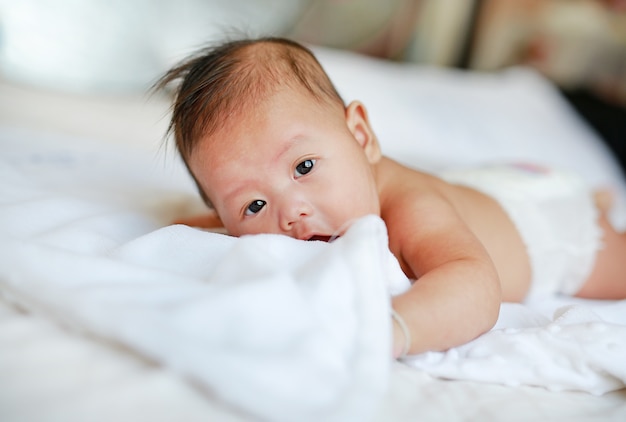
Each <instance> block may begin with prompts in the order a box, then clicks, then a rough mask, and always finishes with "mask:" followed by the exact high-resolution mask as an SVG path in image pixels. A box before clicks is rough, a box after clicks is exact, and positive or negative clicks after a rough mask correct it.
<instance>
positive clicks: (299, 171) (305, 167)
mask: <svg viewBox="0 0 626 422" xmlns="http://www.w3.org/2000/svg"><path fill="white" fill-rule="evenodd" d="M314 165H315V160H304V161H303V162H301V163H300V164H298V165H297V166H296V177H300V176H304V175H305V174H307V173H308V172H310V171H311V170H313V166H314Z"/></svg>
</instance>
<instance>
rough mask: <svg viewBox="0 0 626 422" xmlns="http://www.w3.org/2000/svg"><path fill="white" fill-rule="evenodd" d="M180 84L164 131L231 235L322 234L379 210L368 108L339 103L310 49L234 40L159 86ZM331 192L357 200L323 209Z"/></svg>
mask: <svg viewBox="0 0 626 422" xmlns="http://www.w3.org/2000/svg"><path fill="white" fill-rule="evenodd" d="M179 79H180V80H181V82H180V84H179V86H178V87H177V93H176V99H175V101H174V106H173V113H172V120H171V122H170V127H169V131H171V132H173V134H174V138H175V141H176V147H177V149H178V151H179V153H180V154H181V156H182V158H183V160H184V162H185V164H186V165H187V168H188V169H189V172H190V173H191V175H192V176H193V178H194V180H195V181H196V184H197V186H198V188H199V190H200V194H201V196H202V198H203V199H204V201H205V202H206V203H207V204H208V205H209V206H211V207H213V208H214V209H215V210H216V211H217V213H218V214H219V216H220V218H221V219H222V222H223V223H224V226H225V227H226V229H227V230H228V231H229V232H230V233H232V234H234V235H241V234H247V233H283V234H288V235H291V236H293V237H297V238H306V239H308V238H312V237H315V236H320V237H323V236H328V235H332V234H333V233H334V232H336V231H337V230H339V229H342V227H339V226H340V225H345V223H346V222H347V221H348V220H351V219H354V218H357V217H359V216H362V215H365V214H371V213H377V212H378V208H379V205H378V199H377V192H375V189H374V186H373V185H375V183H373V182H374V180H373V176H374V175H373V172H372V169H371V168H370V167H371V164H373V163H375V162H377V161H378V159H379V158H380V151H379V149H378V144H377V141H376V139H375V136H374V134H373V133H372V131H371V129H370V127H369V122H368V119H367V114H366V112H365V108H364V107H363V105H362V104H360V103H358V102H354V103H351V104H350V105H349V106H348V107H346V106H345V105H344V102H343V100H342V99H341V97H340V96H339V94H338V93H337V91H336V90H335V88H334V86H333V84H332V82H331V81H330V79H329V78H328V76H327V75H326V73H325V72H324V70H323V69H322V67H321V65H320V64H319V63H318V61H317V60H316V58H315V57H314V55H313V54H312V53H311V52H310V51H309V50H308V49H307V48H305V47H303V46H301V45H300V44H297V43H295V42H293V41H290V40H286V39H281V38H262V39H254V40H250V39H246V40H238V41H231V42H227V43H224V44H221V45H219V46H216V47H213V48H209V49H206V50H203V51H201V52H200V53H199V54H197V55H195V56H193V57H191V58H190V59H188V60H186V61H185V62H183V63H182V64H180V65H178V66H177V67H175V68H173V69H171V70H170V71H169V72H168V73H167V74H166V75H165V76H163V78H161V80H160V81H159V83H158V85H157V86H158V87H164V86H166V85H168V84H169V83H170V82H172V81H174V80H179ZM342 164H343V165H342ZM350 166H353V167H354V168H352V167H350ZM342 167H345V168H342ZM331 170H332V171H331ZM346 172H348V173H351V175H349V176H346V175H345V174H344V173H346ZM285 175H286V178H285V177H284V176H285ZM352 179H355V180H353V181H352V182H350V183H351V184H346V183H342V182H343V181H346V182H347V181H349V180H352ZM363 182H367V183H365V184H366V185H367V186H361V185H364V183H363ZM339 186H343V187H342V188H341V189H339ZM346 191H347V192H346ZM335 195H337V196H338V197H342V198H344V200H346V199H349V198H353V201H352V202H353V203H352V204H346V206H345V207H344V208H346V209H344V210H341V209H335V210H333V209H332V208H337V207H341V203H336V202H337V201H335V206H334V207H333V206H331V205H332V204H327V205H325V203H328V202H332V201H333V199H332V198H333V197H334V196H335ZM359 198H360V199H359ZM340 202H342V201H340ZM314 215H315V217H314ZM305 220H306V221H305Z"/></svg>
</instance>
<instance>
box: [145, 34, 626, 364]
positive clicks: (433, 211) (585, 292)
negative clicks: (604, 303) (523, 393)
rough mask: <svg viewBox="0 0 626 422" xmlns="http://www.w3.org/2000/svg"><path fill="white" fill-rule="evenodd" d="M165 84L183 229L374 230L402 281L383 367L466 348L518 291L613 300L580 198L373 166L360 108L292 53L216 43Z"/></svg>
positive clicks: (380, 162) (615, 276)
mask: <svg viewBox="0 0 626 422" xmlns="http://www.w3.org/2000/svg"><path fill="white" fill-rule="evenodd" d="M355 71H358V69H355ZM176 80H180V84H179V85H178V87H177V93H176V99H175V103H174V106H173V114H172V120H171V123H170V127H169V131H172V132H173V133H174V136H175V141H176V146H177V149H178V151H179V152H180V154H181V155H182V158H183V160H184V162H185V164H186V165H187V168H188V170H189V172H190V174H191V175H192V177H193V178H194V180H195V182H196V184H197V186H198V188H199V191H200V194H201V196H202V198H203V199H204V201H205V202H206V203H207V205H209V207H210V208H211V209H212V210H214V214H213V216H211V215H209V216H207V217H204V218H199V219H195V220H193V219H192V220H187V221H186V223H189V224H192V225H199V226H211V225H216V224H217V223H219V224H223V226H224V228H225V229H226V231H227V232H228V233H229V234H231V235H234V236H240V235H244V234H255V233H280V234H285V235H287V236H292V237H294V238H297V239H302V240H324V241H328V240H329V239H330V238H331V237H332V236H336V235H338V236H341V235H342V234H343V233H344V232H345V231H346V230H347V228H348V226H349V224H350V223H351V222H353V221H355V220H356V219H358V218H359V217H363V216H365V215H368V214H375V215H378V216H380V217H381V218H382V219H383V220H384V221H385V223H386V226H387V230H388V233H389V248H390V250H391V252H392V253H393V254H394V255H395V257H396V258H397V259H398V261H399V263H400V265H401V267H402V269H403V270H404V272H405V274H406V275H407V276H408V277H409V278H411V279H414V280H415V282H414V283H413V284H412V286H411V288H410V289H409V290H408V291H407V292H406V293H404V294H401V295H398V296H396V297H394V298H393V300H392V306H393V313H392V315H393V321H394V323H393V327H394V330H393V333H394V335H393V339H394V342H393V354H394V357H400V356H403V355H405V354H407V353H411V354H414V353H420V352H424V351H429V350H445V349H448V348H450V347H452V346H456V345H460V344H462V343H465V342H467V341H469V340H472V339H474V338H475V337H477V336H479V335H480V334H482V333H484V332H486V331H488V330H489V329H491V328H492V327H493V325H494V324H495V322H496V319H497V318H498V312H499V308H500V303H501V302H502V301H521V300H523V299H524V298H525V297H526V296H527V294H529V292H543V293H548V294H554V293H565V294H572V295H576V296H579V297H584V298H606V299H617V298H625V297H626V278H625V276H624V273H625V272H624V264H623V262H624V260H626V234H623V233H618V232H616V230H615V229H614V228H613V227H612V226H611V224H610V223H609V221H608V220H607V218H606V215H605V214H606V213H605V211H606V209H605V208H606V207H600V208H597V207H596V205H595V204H594V200H593V197H592V195H591V194H590V192H587V191H586V190H585V189H583V188H582V187H581V186H579V185H578V184H577V183H576V182H575V181H574V180H573V179H571V178H569V177H567V176H565V175H562V174H560V173H556V172H553V171H550V170H546V169H540V168H533V167H529V166H526V167H521V166H518V167H506V168H502V169H500V170H497V169H487V170H481V171H475V172H471V171H470V172H467V173H462V172H461V173H456V174H452V173H451V174H447V175H442V176H441V177H435V176H434V175H430V174H426V173H423V172H419V171H416V170H413V169H411V168H408V167H405V166H404V165H401V164H399V163H398V162H396V161H394V160H392V159H390V158H388V157H385V156H383V155H382V154H381V150H380V147H379V144H378V140H377V138H376V135H375V134H374V132H373V131H372V128H371V126H370V121H369V119H368V115H367V111H366V109H365V106H364V105H363V104H362V103H360V102H358V101H354V102H351V103H350V104H348V105H345V104H344V102H343V100H342V98H341V97H340V96H339V94H338V93H337V91H336V90H335V88H334V86H333V84H332V82H331V81H330V80H329V78H328V76H327V75H326V73H325V72H324V70H323V69H322V67H321V66H320V64H319V63H318V61H317V60H316V59H315V57H314V55H313V54H312V53H311V52H310V51H309V50H308V49H307V48H305V47H303V46H301V45H299V44H297V43H295V42H293V41H290V40H287V39H281V38H263V39H244V40H237V41H230V42H226V43H224V44H222V45H219V46H216V47H213V48H210V49H206V50H203V51H202V52H200V53H199V54H198V55H196V56H194V57H191V58H190V59H188V60H187V61H185V62H184V63H182V64H180V65H179V66H177V67H175V68H173V69H171V70H170V71H169V72H168V73H167V74H166V75H165V76H163V78H162V79H161V80H160V81H159V83H158V85H157V87H159V88H163V87H165V86H167V85H168V84H169V83H171V82H173V81H176ZM564 220H566V221H564Z"/></svg>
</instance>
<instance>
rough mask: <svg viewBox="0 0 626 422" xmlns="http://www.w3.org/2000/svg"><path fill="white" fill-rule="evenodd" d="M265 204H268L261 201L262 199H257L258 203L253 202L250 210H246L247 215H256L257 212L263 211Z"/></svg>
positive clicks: (249, 206)
mask: <svg viewBox="0 0 626 422" xmlns="http://www.w3.org/2000/svg"><path fill="white" fill-rule="evenodd" d="M265 204H266V202H265V201H263V200H261V199H257V200H256V201H252V203H251V204H250V205H248V208H246V215H253V214H256V213H257V212H259V211H261V209H263V207H264V206H265Z"/></svg>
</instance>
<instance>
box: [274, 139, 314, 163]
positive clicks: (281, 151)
mask: <svg viewBox="0 0 626 422" xmlns="http://www.w3.org/2000/svg"><path fill="white" fill-rule="evenodd" d="M304 140H306V138H305V137H304V136H303V135H294V136H291V137H290V138H289V140H288V141H287V142H285V144H284V145H283V146H282V147H281V148H280V149H279V150H278V152H277V153H276V155H274V157H273V158H272V161H278V160H280V158H281V157H282V156H283V155H285V154H286V153H287V152H288V151H289V150H290V149H292V148H293V147H294V145H296V144H297V143H299V142H301V141H304Z"/></svg>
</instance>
